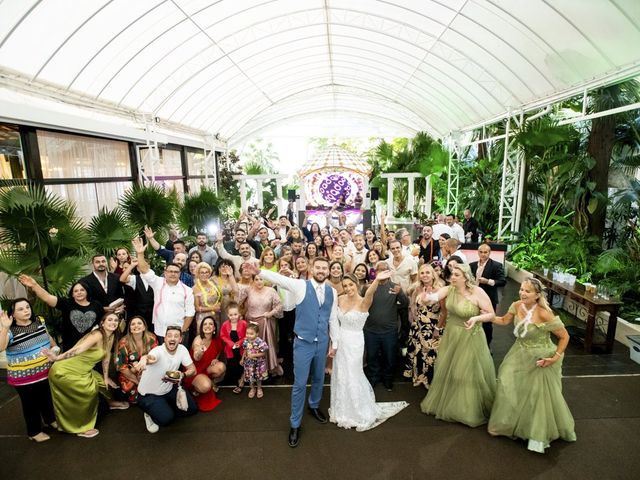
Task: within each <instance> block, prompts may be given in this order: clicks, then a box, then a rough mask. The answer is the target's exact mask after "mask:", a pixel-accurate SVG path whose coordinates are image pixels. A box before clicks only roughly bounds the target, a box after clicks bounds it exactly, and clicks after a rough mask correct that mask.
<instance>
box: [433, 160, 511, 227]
mask: <svg viewBox="0 0 640 480" xmlns="http://www.w3.org/2000/svg"><path fill="white" fill-rule="evenodd" d="M459 179H460V185H461V186H463V188H460V193H459V198H458V205H459V206H460V209H461V210H464V209H465V208H469V209H470V210H471V213H472V215H473V217H474V218H475V219H476V220H477V221H478V223H479V225H480V230H481V231H482V232H484V236H485V237H487V236H494V235H495V233H496V232H497V231H498V213H499V209H500V195H499V194H498V193H497V192H496V190H497V188H496V186H498V185H500V182H501V181H502V162H501V161H500V160H498V159H497V158H495V157H488V158H478V159H477V160H476V161H466V162H464V163H463V164H462V166H461V167H460V172H459ZM444 184H445V186H446V183H444ZM443 208H444V205H443V206H442V208H441V210H442V209H443ZM456 213H458V214H460V213H461V212H456Z"/></svg>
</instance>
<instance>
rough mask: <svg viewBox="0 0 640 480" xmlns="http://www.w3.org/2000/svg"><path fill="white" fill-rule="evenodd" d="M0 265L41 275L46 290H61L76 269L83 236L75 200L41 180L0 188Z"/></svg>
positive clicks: (84, 250) (82, 255) (83, 257)
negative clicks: (49, 190) (51, 189)
mask: <svg viewBox="0 0 640 480" xmlns="http://www.w3.org/2000/svg"><path fill="white" fill-rule="evenodd" d="M0 225H1V227H0V245H2V248H1V249H0V271H3V272H5V273H7V274H9V275H17V274H19V273H28V274H30V275H34V276H36V277H39V278H42V273H43V269H44V273H45V276H46V279H47V283H48V285H47V286H48V288H49V291H50V292H51V293H54V294H55V293H62V292H64V291H66V289H67V288H68V287H69V285H70V284H71V282H72V281H73V280H75V279H76V278H77V277H79V276H80V275H81V274H82V270H83V267H85V266H86V262H87V258H88V254H89V248H88V244H89V241H88V240H89V236H88V234H87V232H86V229H85V227H84V225H83V224H82V222H81V220H80V219H79V218H78V217H77V216H76V211H75V206H74V205H73V204H71V203H70V202H67V201H65V200H63V199H61V198H59V197H57V196H56V195H53V194H51V193H47V192H46V191H45V189H44V188H43V187H41V186H34V185H29V186H27V187H14V188H10V189H3V190H2V191H0Z"/></svg>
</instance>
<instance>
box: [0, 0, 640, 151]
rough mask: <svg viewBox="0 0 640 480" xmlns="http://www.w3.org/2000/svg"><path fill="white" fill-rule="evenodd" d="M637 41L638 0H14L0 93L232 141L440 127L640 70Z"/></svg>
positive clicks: (1, 51)
mask: <svg viewBox="0 0 640 480" xmlns="http://www.w3.org/2000/svg"><path fill="white" fill-rule="evenodd" d="M639 44H640V1H638V0H591V1H584V0H547V1H543V0H527V1H507V0H388V1H382V0H380V1H378V0H271V1H270V0H263V1H260V0H255V1H248V0H218V1H213V0H136V1H130V0H109V1H107V0H84V1H81V2H80V1H72V0H19V1H18V0H5V1H2V2H0V86H3V87H4V90H5V94H4V95H0V102H2V101H7V98H9V99H10V95H7V93H6V92H7V91H8V92H12V91H13V92H15V91H21V92H20V93H21V94H24V93H25V92H26V93H28V94H29V95H30V96H35V97H37V96H42V97H44V98H45V99H46V101H47V102H51V100H52V99H55V100H57V101H60V100H62V101H63V102H64V101H66V100H67V99H68V100H69V101H70V102H72V103H73V104H74V105H77V106H79V107H81V108H85V109H87V108H91V109H93V110H96V108H97V109H98V110H99V111H100V112H101V113H102V114H104V113H109V112H111V113H112V114H114V115H118V116H120V117H124V116H127V115H134V116H135V115H136V114H138V113H150V114H152V115H153V116H154V117H159V118H160V119H161V121H162V122H164V123H165V125H166V126H168V127H174V128H176V129H180V128H182V129H184V131H189V132H191V133H196V134H199V133H202V134H212V135H213V134H216V133H217V134H219V135H220V136H221V137H222V138H227V139H229V140H230V141H231V142H238V141H241V140H242V139H245V138H247V137H249V136H252V135H256V134H259V133H260V132H261V131H263V130H264V129H265V128H268V127H272V126H275V125H278V124H281V123H286V122H295V121H297V120H304V119H308V118H309V117H313V116H318V117H319V118H325V119H326V120H327V121H331V119H332V118H334V119H335V118H340V119H342V120H344V119H345V118H350V119H353V121H354V122H357V121H359V120H362V121H366V122H375V123H376V124H377V125H379V126H383V127H384V126H388V127H389V128H390V129H393V130H394V132H398V131H406V133H407V134H412V133H414V132H416V131H418V130H427V131H429V132H431V133H432V134H433V135H435V136H444V135H446V134H447V133H448V132H451V131H459V130H464V129H467V128H470V127H473V126H475V125H478V124H481V123H483V122H486V121H489V120H491V119H496V118H500V117H501V116H504V115H505V114H506V113H507V112H509V111H517V110H519V109H522V108H527V107H530V106H535V105H544V104H545V102H549V101H551V100H552V99H558V98H561V97H562V96H567V95H569V94H571V93H573V94H575V93H578V92H579V91H580V89H582V88H585V86H590V85H591V86H593V85H597V84H603V83H606V82H612V81H614V80H617V79H623V78H627V77H631V76H635V75H637V74H638V73H639V72H640V50H638V48H636V46H637V45H639ZM1 106H2V105H1V104H0V107H1ZM22 115H25V116H28V112H27V113H24V112H23V113H22ZM0 117H3V114H2V111H0ZM6 119H7V118H5V120H6Z"/></svg>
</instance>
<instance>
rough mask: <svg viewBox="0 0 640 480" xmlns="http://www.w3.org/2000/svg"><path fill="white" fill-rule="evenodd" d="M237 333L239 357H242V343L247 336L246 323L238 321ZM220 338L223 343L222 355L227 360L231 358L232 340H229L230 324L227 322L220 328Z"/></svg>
mask: <svg viewBox="0 0 640 480" xmlns="http://www.w3.org/2000/svg"><path fill="white" fill-rule="evenodd" d="M236 331H237V332H238V342H239V344H240V356H241V357H242V355H243V353H244V349H243V348H242V342H243V341H244V337H245V336H246V335H247V322H246V321H244V320H238V325H237V326H236ZM220 338H221V339H222V341H223V342H224V353H225V355H226V356H227V358H233V340H231V322H230V321H229V320H227V321H226V322H224V323H223V324H222V326H221V327H220Z"/></svg>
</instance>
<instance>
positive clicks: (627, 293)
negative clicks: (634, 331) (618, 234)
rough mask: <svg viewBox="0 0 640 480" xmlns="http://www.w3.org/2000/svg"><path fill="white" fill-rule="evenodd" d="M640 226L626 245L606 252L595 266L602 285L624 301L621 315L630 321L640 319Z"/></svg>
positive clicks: (635, 229) (634, 230)
mask: <svg viewBox="0 0 640 480" xmlns="http://www.w3.org/2000/svg"><path fill="white" fill-rule="evenodd" d="M638 266H640V226H636V227H635V228H634V229H633V233H632V235H631V236H630V238H629V239H628V240H627V241H626V242H625V244H624V245H622V246H620V247H616V248H612V249H609V250H606V251H604V252H603V253H602V254H601V255H600V256H599V257H598V261H597V263H596V266H595V270H596V273H597V274H599V275H601V276H602V283H603V284H604V285H606V286H608V287H609V288H611V289H612V290H613V291H615V292H616V293H617V294H619V295H620V296H621V299H622V303H623V304H622V309H621V315H622V316H623V317H625V318H626V319H628V320H634V319H636V318H638V317H640V268H638Z"/></svg>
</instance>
